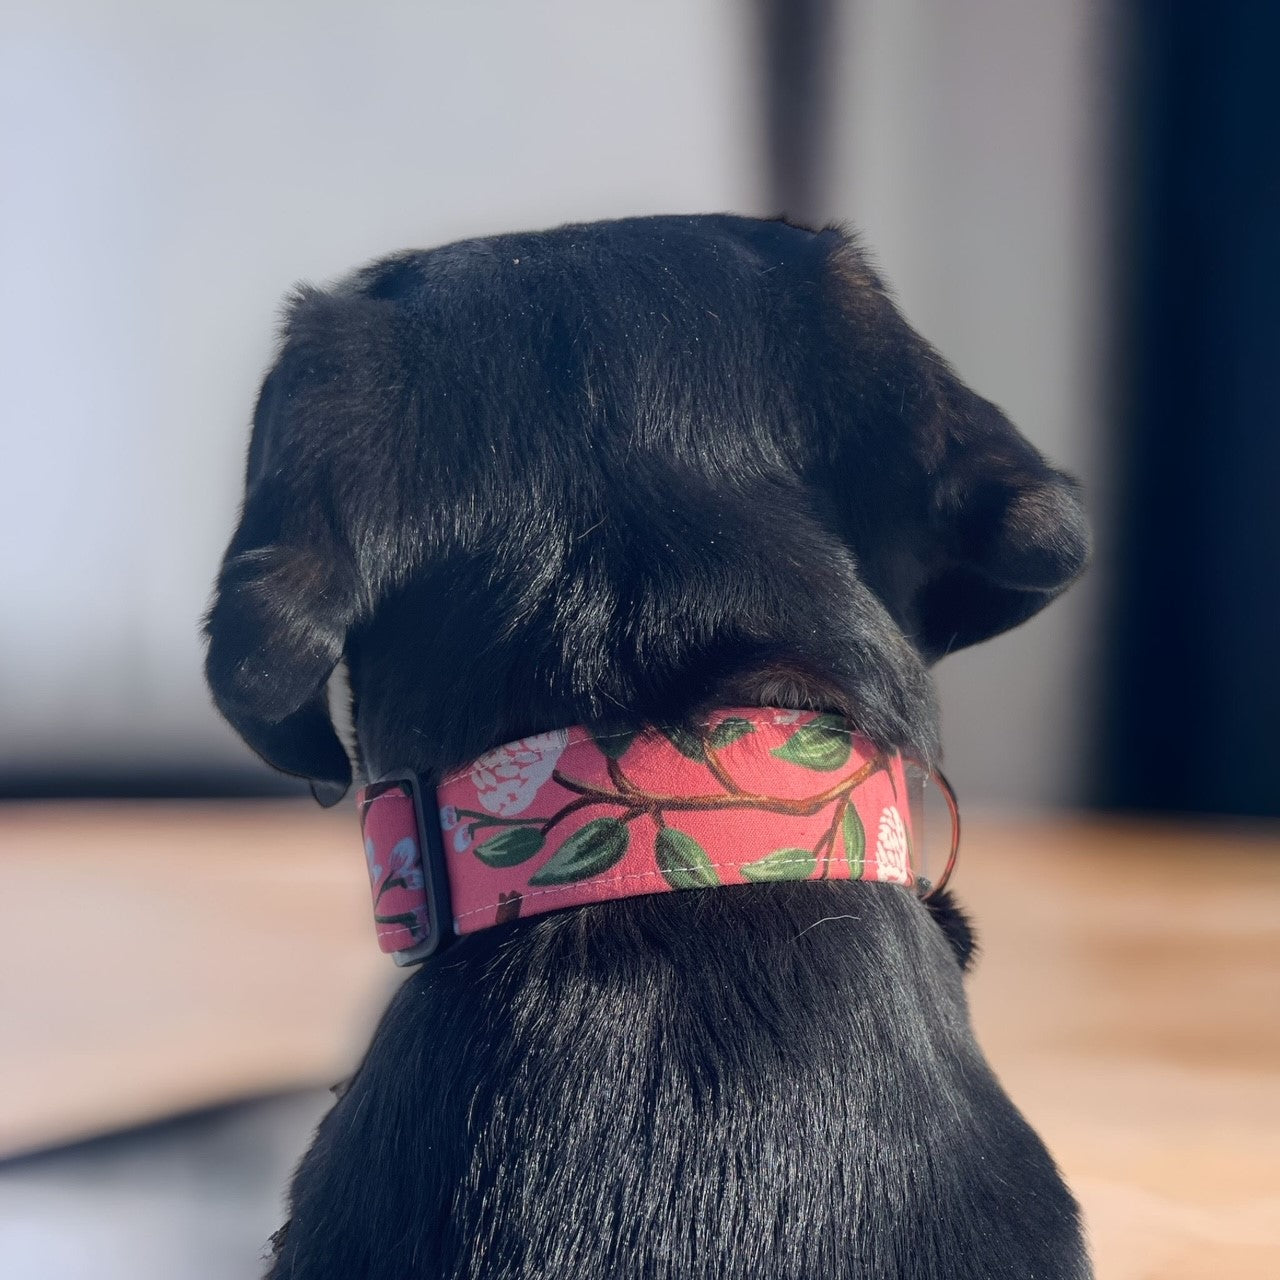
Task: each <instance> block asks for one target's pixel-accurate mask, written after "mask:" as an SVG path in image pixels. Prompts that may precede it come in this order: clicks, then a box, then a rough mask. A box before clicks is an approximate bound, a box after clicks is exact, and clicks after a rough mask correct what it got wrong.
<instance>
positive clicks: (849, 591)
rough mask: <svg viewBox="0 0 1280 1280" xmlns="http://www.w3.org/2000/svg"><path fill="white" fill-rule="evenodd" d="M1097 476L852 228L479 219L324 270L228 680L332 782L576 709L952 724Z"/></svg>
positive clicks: (294, 368) (1078, 564)
mask: <svg viewBox="0 0 1280 1280" xmlns="http://www.w3.org/2000/svg"><path fill="white" fill-rule="evenodd" d="M1087 547H1088V538H1087V531H1086V525H1085V520H1084V516H1083V513H1082V510H1081V505H1080V501H1079V496H1078V492H1077V487H1076V485H1075V483H1074V482H1073V481H1072V480H1071V479H1069V478H1068V477H1067V476H1065V475H1063V474H1062V473H1061V472H1059V471H1057V470H1055V469H1054V468H1053V467H1051V466H1050V465H1049V464H1048V463H1047V462H1046V461H1045V460H1044V459H1043V458H1042V457H1041V455H1040V454H1039V453H1038V452H1037V451H1036V450H1035V449H1034V448H1033V447H1032V446H1031V445H1030V444H1029V443H1028V442H1027V441H1026V440H1025V439H1023V437H1022V436H1020V435H1019V434H1018V432H1017V431H1016V430H1015V428H1014V427H1013V426H1012V424H1011V423H1010V422H1009V421H1008V420H1007V419H1006V418H1005V416H1004V415H1003V414H1002V413H1001V412H1000V410H999V409H997V408H996V407H995V406H994V405H993V404H991V403H989V402H988V401H986V400H983V399H981V398H980V397H979V396H977V395H975V394H974V393H973V392H972V391H970V390H969V389H968V388H967V387H965V386H964V385H963V384H962V383H961V382H960V380H959V379H958V378H957V377H956V375H955V374H954V373H953V372H952V370H951V369H950V368H949V367H948V366H947V365H946V363H945V362H944V361H943V360H941V359H940V358H939V357H938V355H937V354H936V353H935V352H934V351H933V350H932V349H931V348H930V347H929V346H928V344H927V343H926V342H924V341H923V339H921V338H920V337H919V336H918V335H917V334H916V333H915V332H914V331H913V330H912V329H911V328H910V327H909V326H908V325H907V324H906V322H905V321H904V320H903V318H902V317H901V315H900V314H899V313H898V311H897V310H896V309H895V307H894V306H893V304H892V302H891V301H890V300H889V298H888V296H887V294H886V292H885V289H884V286H883V285H882V284H881V282H880V280H879V279H878V278H877V276H876V274H875V272H874V271H873V270H872V269H871V267H870V266H869V265H868V264H867V261H866V259H865V258H864V256H863V255H862V254H861V252H860V251H859V250H858V248H857V247H856V245H855V244H854V243H853V242H852V241H851V240H850V239H848V238H847V237H846V236H844V235H843V234H841V233H840V232H838V231H834V230H826V231H821V232H812V231H808V230H804V229H802V228H797V227H793V226H790V225H788V224H786V223H783V222H759V221H754V220H751V219H745V218H733V217H719V216H716V217H669V218H646V219H634V220H627V221H622V222H610V223H598V224H592V225H585V226H570V227H564V228H560V229H559V230H556V231H551V232H545V233H540V234H528V235H510V236H499V237H494V238H491V239H485V240H474V241H467V242H463V243H460V244H455V245H450V246H447V247H444V248H441V249H436V250H432V251H428V252H413V253H404V254H400V255H398V256H395V257H392V258H389V259H386V260H384V261H382V262H379V263H376V264H374V265H373V266H371V267H368V268H366V269H365V270H363V271H360V272H358V273H357V274H356V275H354V276H353V277H351V278H350V279H348V280H347V281H345V282H344V283H342V284H341V285H339V286H337V287H336V288H333V289H330V290H327V291H317V290H314V289H303V290H300V291H299V292H298V293H297V295H296V296H295V297H294V299H293V301H292V303H291V305H290V308H289V313H288V318H287V320H286V322H285V326H284V335H283V343H282V347H281V350H280V354H279V358H278V360H277V361H276V364H275V366H274V368H273V369H272V370H271V372H270V374H269V375H268V377H267V379H266V381H265V383H264V385H263V388H262V392H261V395H260V398H259V401H258V406H257V411H256V414H255V418H254V430H253V439H252V444H251V446H250V450H249V461H248V474H247V477H246V488H245V499H244V509H243V514H242V516H241V520H240V524H239V527H238V528H237V530H236V532H235V535H234V537H233V538H232V540H231V544H230V546H229V548H228V550H227V554H226V559H225V561H224V563H223V566H222V571H221V575H220V577H219V580H218V586H217V593H216V598H215V601H214V604H213V606H212V608H211V610H210V613H209V617H208V623H207V629H208V635H209V653H208V663H207V675H208V679H209V684H210V687H211V688H212V690H213V695H214V698H215V700H216V702H217V705H218V707H219V708H220V710H221V711H222V713H223V714H224V715H225V716H226V717H227V719H228V720H229V721H230V722H231V723H232V724H233V725H234V726H235V728H236V729H237V730H238V731H239V732H240V734H241V735H242V736H243V737H244V738H245V740H246V741H247V742H248V743H249V745H250V746H252V747H253V748H254V750H256V751H257V752H258V753H259V754H260V755H261V756H262V757H263V758H264V759H266V760H267V761H268V762H269V763H271V764H273V765H275V766H276V767H277V768H279V769H283V770H285V771H286V772H289V773H294V774H298V775H301V776H303V777H306V778H309V779H311V780H312V783H313V786H314V787H315V788H316V790H317V794H319V795H321V796H322V797H323V798H326V799H336V798H337V797H338V796H340V795H341V794H342V792H343V790H344V789H345V788H346V786H347V785H348V784H349V782H350V779H351V768H350V764H349V762H348V757H347V752H346V750H345V749H344V747H343V746H342V744H341V742H340V741H339V738H338V736H337V734H336V733H335V731H334V728H333V726H332V723H331V719H330V714H329V708H328V703H327V698H326V686H327V681H328V679H329V677H330V674H331V673H332V672H333V670H334V668H335V666H336V665H337V664H338V662H339V661H340V660H341V659H343V658H344V657H345V658H346V660H347V663H348V667H349V671H350V677H351V685H352V690H353V696H354V700H355V723H356V729H357V738H358V743H359V749H360V752H361V753H362V755H363V757H364V762H365V764H366V766H367V767H368V769H369V771H370V772H371V773H376V772H379V771H381V770H385V769H388V768H392V767H407V768H414V769H417V770H419V771H420V772H431V771H435V770H439V769H442V768H445V767H448V766H449V765H452V764H457V763H459V762H460V761H462V760H465V759H467V758H469V757H470V756H473V755H476V754H479V753H480V752H481V751H483V750H485V749H486V748H488V747H490V746H492V745H493V744H494V743H496V742H501V741H506V740H509V739H512V738H515V737H519V736H521V735H523V734H525V733H527V732H532V731H536V730H541V729H546V728H548V727H552V726H556V725H563V724H569V723H587V724H593V725H595V724H616V723H618V722H619V721H623V722H628V723H640V722H646V721H648V722H652V721H671V720H674V719H678V718H681V717H684V716H692V715H694V714H695V713H696V712H697V711H698V710H699V709H700V708H703V707H707V706H713V705H717V704H719V705H728V704H730V703H734V704H742V703H748V704H771V703H772V704H782V705H791V706H817V707H821V708H823V709H826V710H833V711H840V712H843V713H845V714H847V715H848V716H849V717H850V718H851V719H852V720H853V721H854V722H855V723H857V724H858V725H859V726H860V727H861V728H862V729H863V730H864V731H865V732H867V733H868V734H870V735H871V736H872V737H874V738H877V739H879V740H880V741H882V742H883V743H885V744H886V745H896V746H900V747H904V748H909V749H911V750H912V751H914V752H915V753H916V754H918V755H920V756H923V757H925V758H928V757H929V756H931V755H932V753H933V752H934V750H935V747H936V735H937V729H936V722H935V720H936V718H935V713H934V709H933V701H932V694H931V685H930V681H929V678H928V675H927V667H928V665H929V664H930V663H932V662H933V661H935V660H936V659H937V658H939V657H940V656H942V655H943V654H944V653H947V652H949V651H951V650H953V649H957V648H960V647H962V646H965V645H969V644H973V643H975V642H976V641H979V640H982V639H985V638H986V637H988V636H992V635H995V634H996V633H998V632H1000V631H1004V630H1006V629H1008V628H1009V627H1012V626H1015V625H1017V624H1018V623H1020V622H1021V621H1023V620H1024V619H1025V618H1028V617H1030V616H1031V615H1032V614H1033V613H1035V612H1036V611H1038V610H1039V609H1041V608H1043V607H1044V605H1046V604H1047V603H1048V602H1049V601H1050V600H1052V599H1053V597H1054V596H1055V595H1057V594H1058V592H1060V591H1061V590H1062V589H1063V588H1064V587H1065V586H1066V585H1067V584H1068V583H1069V582H1070V581H1071V580H1072V578H1074V577H1075V576H1076V574H1077V573H1078V572H1079V571H1080V569H1081V568H1082V566H1083V564H1084V562H1085V559H1086V556H1087Z"/></svg>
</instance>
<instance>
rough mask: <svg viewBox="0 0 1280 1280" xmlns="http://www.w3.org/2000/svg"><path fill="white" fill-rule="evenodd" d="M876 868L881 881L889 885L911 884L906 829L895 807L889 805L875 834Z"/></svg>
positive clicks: (909, 851) (881, 816)
mask: <svg viewBox="0 0 1280 1280" xmlns="http://www.w3.org/2000/svg"><path fill="white" fill-rule="evenodd" d="M876 867H877V869H878V871H879V878H880V879H881V880H887V881H889V882H890V883H891V884H910V883H911V847H910V845H909V844H908V842H907V827H906V823H904V822H903V821H902V814H900V813H899V812H898V810H897V807H896V806H895V805H890V806H889V807H888V808H887V809H886V810H885V811H884V812H883V813H882V814H881V815H880V828H879V830H878V831H877V833H876Z"/></svg>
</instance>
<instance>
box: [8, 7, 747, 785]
mask: <svg viewBox="0 0 1280 1280" xmlns="http://www.w3.org/2000/svg"><path fill="white" fill-rule="evenodd" d="M751 74H752V68H751V62H750V55H749V50H748V32H747V30H746V28H745V24H744V22H743V15H742V9H741V7H740V6H738V5H735V4H734V3H733V0H692V2H691V0H648V3H646V4H644V5H638V4H636V5H632V4H604V3H600V2H599V0H551V2H545V0H540V3H537V4H530V3H523V2H522V0H474V2H472V3H467V2H466V0H453V2H452V3H445V2H442V0H433V2H432V3H415V2H413V0H404V2H402V3H386V2H385V0H384V2H382V3H378V2H373V3H368V4H362V5H353V4H326V3H306V4H301V3H300V4H296V5H291V4H286V3H279V2H275V3H272V2H267V3H251V2H249V0H232V2H230V3H222V4H218V5H212V4H199V5H195V4H185V3H176V4H175V3H170V2H168V0H150V2H149V0H114V3H112V4H110V5H104V4H100V3H95V2H94V0H82V2H81V3H76V2H75V0H42V2H40V3H37V2H36V0H32V3H30V4H29V5H27V6H26V7H25V9H15V8H14V7H13V6H5V7H4V8H3V10H0V183H2V186H0V281H3V282H4V283H3V295H4V299H3V305H2V306H0V362H2V363H0V388H2V389H3V390H2V391H0V396H2V399H0V415H2V416H0V430H2V432H3V446H2V452H0V458H2V459H3V475H4V479H3V489H2V491H0V492H2V495H3V497H2V500H0V546H3V547H4V552H3V554H2V555H0V600H2V601H4V602H6V603H5V606H4V608H3V620H2V621H0V770H13V769H18V768H21V769H23V770H35V769H40V768H42V767H58V766H66V767H75V766H78V765H89V766H92V765H94V764H99V763H101V762H102V761H103V760H104V759H105V760H106V761H107V762H108V764H109V766H119V765H122V764H127V763H129V762H136V763H138V764H140V765H143V766H147V765H176V766H179V767H181V766H182V765H183V764H190V763H198V762H200V761H203V760H214V761H221V762H231V763H236V762H242V761H243V762H244V763H245V764H246V767H250V757H249V756H248V753H247V752H245V750H244V748H243V747H242V746H240V745H239V743H238V742H236V741H234V740H233V738H232V736H231V734H230V733H229V731H227V730H226V729H225V728H224V727H223V726H222V725H221V723H220V722H219V721H218V720H217V719H216V717H215V716H214V715H213V714H212V712H210V711H209V709H208V706H207V700H206V695H205V692H204V688H203V684H202V681H201V676H200V661H201V652H200V648H199V645H198V642H197V620H198V616H199V614H200V613H201V611H202V610H203V608H204V607H205V604H206V600H207V593H208V590H209V586H210V583H211V582H212V579H213V576H214V573H215V571H216V568H217V562H218V558H219V556H220V555H221V551H222V547H223V545H224V543H225V540H226V538H227V536H228V535H229V533H230V530H231V525H232V523H233V519H234V512H235V503H236V502H237V500H238V490H239V486H240V481H241V475H242V470H241V469H242V461H243V453H244V446H245V442H246V440H247V429H248V421H249V416H250V412H251V409H252V403H253V397H254V394H255V392H256V387H257V382H258V380H259V378H260V376H261V373H262V371H263V366H264V365H265V364H266V362H267V361H268V358H269V355H270V351H271V344H272V339H273V328H274V322H275V317H276V312H277V307H278V304H279V301H280V299H281V296H282V295H283V294H284V292H285V291H286V290H287V289H289V288H290V286H291V285H293V284H294V282H295V281H297V280H299V279H303V278H306V279H312V280H317V279H325V278H327V277H331V276H334V275H336V274H339V273H341V272H344V271H346V270H347V269H349V268H350V267H352V266H354V265H356V264H357V263H359V262H361V261H363V260H365V259H368V258H370V257H373V256H376V255H378V254H381V253H384V252H387V251H389V250H392V249H395V248H400V247H406V246H413V245H418V246H427V245H431V244H435V243H440V242H442V241H446V240H449V239H452V238H456V237H458V236H463V235H473V234H483V233H487V232H495V231H501V230H514V229H520V228H524V227H530V226H539V225H546V224H553V223H556V222H562V221H566V220H569V219H575V220H576V219H588V218H599V217H611V216H618V215H623V214H630V213H653V212H667V211H671V212H678V211H698V210H703V209H721V208H724V209H733V208H738V209H744V210H746V211H748V212H749V211H752V210H753V209H754V208H755V207H756V205H757V203H758V190H757V176H756V175H757V167H756V166H757V160H756V155H755V146H754V132H755V124H754V119H753V111H754V107H753V105H752V104H753V92H754V91H753V88H752V86H751V84H750V78H751Z"/></svg>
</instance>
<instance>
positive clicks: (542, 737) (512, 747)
mask: <svg viewBox="0 0 1280 1280" xmlns="http://www.w3.org/2000/svg"><path fill="white" fill-rule="evenodd" d="M568 742H569V735H568V733H567V732H566V731H565V730H564V729H556V730H553V731H552V732H551V733H539V734H535V735H534V736H533V737H532V738H521V739H520V741H519V742H512V743H510V744H508V745H507V746H505V747H499V748H498V749H497V750H496V751H490V752H489V754H488V755H484V756H481V757H480V759H479V760H477V761H476V762H475V764H474V765H472V766H471V783H472V785H473V786H474V787H475V789H476V795H477V797H478V798H479V801H480V803H481V804H482V805H484V807H485V808H486V809H487V810H488V811H489V812H490V813H495V814H497V815H498V816H499V817H503V818H510V817H513V816H514V815H515V814H517V813H523V812H524V811H525V810H526V809H527V808H528V807H529V806H530V805H531V804H532V803H533V798H534V796H536V795H537V794H538V790H539V788H540V787H541V786H542V784H543V783H544V782H546V780H547V779H548V778H549V777H551V773H552V770H554V769H555V767H556V761H558V760H559V759H560V753H561V752H562V751H563V750H564V749H565V747H566V746H567V745H568Z"/></svg>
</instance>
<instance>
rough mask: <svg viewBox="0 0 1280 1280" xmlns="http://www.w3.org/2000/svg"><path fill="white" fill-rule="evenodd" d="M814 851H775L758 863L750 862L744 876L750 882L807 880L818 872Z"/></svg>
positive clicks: (744, 868) (743, 872)
mask: <svg viewBox="0 0 1280 1280" xmlns="http://www.w3.org/2000/svg"><path fill="white" fill-rule="evenodd" d="M817 867H818V860H817V859H816V858H815V857H814V856H813V850H812V849H775V850H774V851H773V852H772V853H771V854H768V855H767V856H766V857H763V858H761V859H760V860H759V861H757V862H748V863H747V864H746V865H745V866H744V867H743V868H742V874H743V875H744V876H746V877H747V879H748V880H756V881H761V882H763V881H768V880H807V879H809V877H810V876H811V875H813V873H814V871H816V870H817Z"/></svg>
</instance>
